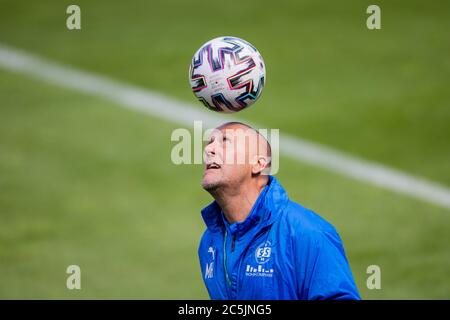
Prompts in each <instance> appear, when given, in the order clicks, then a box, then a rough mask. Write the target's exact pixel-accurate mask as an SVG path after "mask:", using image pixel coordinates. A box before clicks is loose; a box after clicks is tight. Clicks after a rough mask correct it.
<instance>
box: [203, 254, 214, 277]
mask: <svg viewBox="0 0 450 320" xmlns="http://www.w3.org/2000/svg"><path fill="white" fill-rule="evenodd" d="M208 253H211V256H212V262H210V263H206V265H205V279H211V278H212V277H214V259H215V258H216V250H214V248H213V247H209V248H208Z"/></svg>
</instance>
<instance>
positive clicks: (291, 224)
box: [280, 200, 337, 237]
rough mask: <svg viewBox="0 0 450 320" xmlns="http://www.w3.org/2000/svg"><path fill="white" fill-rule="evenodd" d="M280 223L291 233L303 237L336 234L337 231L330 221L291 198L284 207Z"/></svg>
mask: <svg viewBox="0 0 450 320" xmlns="http://www.w3.org/2000/svg"><path fill="white" fill-rule="evenodd" d="M280 223H282V224H284V225H285V227H287V228H288V229H289V230H290V233H292V234H293V235H298V236H300V235H301V236H303V237H305V236H312V237H317V236H320V235H328V236H333V237H334V236H337V231H336V229H335V227H334V226H333V225H332V224H331V223H330V222H328V221H327V220H325V219H324V218H323V217H322V216H320V215H319V214H318V213H316V212H314V211H313V210H311V209H308V208H306V207H304V206H303V205H301V204H299V203H297V202H294V201H291V200H289V201H288V204H287V206H286V207H285V210H284V212H283V214H282V216H281V220H280Z"/></svg>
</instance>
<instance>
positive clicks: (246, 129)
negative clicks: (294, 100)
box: [216, 121, 272, 168]
mask: <svg viewBox="0 0 450 320" xmlns="http://www.w3.org/2000/svg"><path fill="white" fill-rule="evenodd" d="M216 129H218V130H225V131H226V130H227V129H230V130H231V131H235V136H236V137H237V138H238V139H239V138H241V139H243V137H245V139H247V138H248V139H249V141H246V142H245V143H246V144H247V145H246V148H247V149H248V152H249V155H250V156H254V155H260V156H264V157H267V159H268V163H267V168H270V163H271V162H270V159H271V157H272V148H271V146H270V143H269V141H268V140H267V139H266V137H264V136H263V135H262V134H261V133H260V132H259V131H258V130H256V129H255V128H253V127H251V126H249V125H248V124H245V123H242V122H238V121H232V122H226V123H224V124H222V125H220V126H218V127H217V128H216ZM240 131H243V132H240Z"/></svg>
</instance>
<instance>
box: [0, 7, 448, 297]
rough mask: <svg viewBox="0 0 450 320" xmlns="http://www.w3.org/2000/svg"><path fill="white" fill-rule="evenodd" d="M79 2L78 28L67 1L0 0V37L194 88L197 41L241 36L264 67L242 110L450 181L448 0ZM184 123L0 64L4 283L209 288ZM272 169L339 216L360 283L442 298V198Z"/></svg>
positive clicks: (295, 193) (149, 293)
mask: <svg viewBox="0 0 450 320" xmlns="http://www.w3.org/2000/svg"><path fill="white" fill-rule="evenodd" d="M76 3H77V4H78V5H80V7H81V10H82V30H80V31H69V30H67V29H66V27H65V19H66V17H67V15H66V14H65V10H66V8H67V6H68V5H69V4H72V2H69V1H56V0H53V1H49V0H47V1H35V2H25V1H12V0H0V43H4V44H8V45H11V46H15V47H17V48H21V49H24V50H29V51H30V52H32V53H35V54H38V55H41V56H43V57H45V58H48V59H51V60H55V61H58V62H61V63H63V64H66V65H70V66H73V67H78V68H82V69H85V70H88V71H93V72H97V73H99V74H104V75H107V76H110V77H112V78H115V79H119V80H121V81H124V82H128V83H132V84H135V85H138V86H141V87H144V88H149V89H154V90H158V91H161V92H163V93H165V94H167V95H170V96H174V97H176V98H178V99H181V100H184V101H187V102H192V103H195V99H194V97H193V95H192V93H191V92H190V88H189V85H188V81H187V66H188V64H189V62H190V59H191V56H192V54H193V53H194V52H195V50H196V49H197V48H198V47H199V46H200V45H201V44H202V43H204V42H205V41H207V40H209V39H210V38H213V37H216V36H219V35H234V36H238V37H242V38H244V39H247V40H248V41H250V42H252V43H253V44H254V45H255V46H256V47H257V48H258V49H259V50H260V51H261V53H262V55H263V57H264V59H265V62H266V66H267V86H266V88H265V89H264V93H263V95H262V97H261V99H260V100H259V101H258V103H257V104H256V105H255V106H253V107H251V108H249V109H248V110H245V111H243V112H241V113H240V116H241V117H242V118H243V119H248V120H250V121H252V122H257V123H259V124H261V125H263V126H266V127H270V128H279V129H280V130H281V132H282V133H287V134H292V135H294V136H298V137H302V138H306V139H310V140H313V141H315V142H319V143H322V144H324V145H327V146H330V147H333V148H336V149H339V150H343V151H346V152H348V153H350V154H352V155H355V156H358V157H361V158H364V159H369V160H373V161H377V162H380V163H383V164H385V165H388V166H391V167H394V168H397V169H401V170H404V171H406V172H409V173H411V174H414V175H416V176H420V177H424V178H427V179H430V180H433V181H436V182H439V183H441V184H443V185H446V186H449V185H450V161H449V160H450V148H449V142H448V139H449V136H450V125H449V123H450V106H449V102H450V90H448V86H449V82H450V42H449V38H448V31H449V30H450V10H449V9H450V3H449V2H448V1H432V2H429V3H427V2H423V1H407V2H406V1H376V2H370V1H345V2H344V3H343V2H332V1H327V2H325V1H275V2H273V1H245V2H242V1H227V2H226V3H224V2H223V1H196V2H190V1H182V0H178V1H175V0H169V1H144V0H142V1H138V0H130V1H124V2H112V1H104V0H102V1H98V0H97V1H95V2H94V1H77V2H76ZM375 3H376V4H379V5H380V6H381V10H382V29H381V30H378V31H369V30H368V29H367V28H366V24H365V20H366V18H367V14H366V13H365V10H366V8H367V6H368V5H369V4H375ZM198 107H199V108H202V106H201V105H200V104H198ZM226 118H227V117H226V116H225V115H224V121H226ZM176 127H178V126H177V125H176V124H173V123H170V122H164V121H161V120H159V119H157V118H152V117H149V116H147V115H143V114H140V113H136V112H132V111H129V110H125V109H122V108H121V107H120V106H118V105H114V104H113V103H111V102H109V101H106V100H102V99H99V98H95V97H91V96H87V95H81V94H79V93H77V92H73V91H71V90H67V89H63V88H61V87H58V86H55V85H49V84H46V83H43V82H42V81H38V80H33V79H31V78H28V77H26V76H23V75H16V74H13V73H10V72H5V71H3V70H1V69H0V298H69V299H70V298H153V299H158V298H175V299H184V298H193V299H197V298H207V294H206V291H205V289H204V288H203V283H202V280H201V275H200V270H199V266H198V262H197V257H196V248H197V244H198V240H199V238H200V236H201V233H202V231H203V228H204V226H203V223H202V220H201V218H200V216H199V210H200V209H201V208H202V207H203V206H204V205H205V204H207V203H208V202H209V201H210V198H209V196H208V195H207V194H206V193H205V192H204V191H202V190H201V188H200V184H199V183H200V177H201V167H199V166H194V165H192V166H181V167H180V166H174V165H173V164H172V163H171V161H170V150H171V148H172V146H173V143H171V142H170V134H171V132H172V130H173V129H175V128H176ZM277 178H278V179H279V180H280V181H281V183H282V184H283V185H284V186H285V188H286V189H287V191H288V193H289V194H290V196H291V198H292V199H293V200H295V201H298V202H300V203H302V204H304V205H305V206H307V207H310V208H312V209H313V210H315V211H317V212H318V213H320V214H321V215H322V216H324V217H325V218H326V219H328V220H329V221H330V222H332V223H333V224H334V225H335V226H336V227H337V229H338V230H339V232H340V234H341V236H342V238H343V240H344V244H345V247H346V251H347V255H348V258H349V260H350V263H351V266H352V269H353V272H354V275H355V278H356V280H357V284H358V287H359V289H360V291H361V294H362V296H363V298H367V299H393V298H407V299H409V298H413V299H417V298H426V299H428V298H447V299H448V298H450V274H449V272H448V271H449V270H450V250H449V244H450V211H449V210H448V209H443V208H440V207H437V206H434V205H431V204H429V203H425V202H423V201H419V200H415V199H412V198H410V197H406V196H402V195H398V194H395V193H392V192H388V191H385V190H382V189H379V188H376V187H372V186H369V185H367V184H363V183H360V182H355V181H354V180H351V179H348V178H345V177H342V176H340V175H337V174H334V173H332V172H329V171H326V170H321V169H317V168H315V167H312V166H309V165H306V164H304V163H301V162H295V161H292V160H289V159H287V158H282V159H281V167H280V172H279V174H278V175H277ZM69 264H78V265H80V267H81V269H82V290H80V291H76V290H74V291H69V290H67V289H66V287H65V281H66V277H67V275H66V274H65V269H66V267H67V266H68V265H69ZM371 264H377V265H379V266H380V267H381V270H382V289H381V290H368V289H367V288H366V285H365V281H366V278H367V275H366V273H365V271H366V268H367V266H369V265H371Z"/></svg>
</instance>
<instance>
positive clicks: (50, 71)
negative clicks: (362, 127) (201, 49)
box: [0, 44, 450, 209]
mask: <svg viewBox="0 0 450 320" xmlns="http://www.w3.org/2000/svg"><path fill="white" fill-rule="evenodd" d="M0 67H3V68H4V69H7V70H10V71H13V72H18V73H22V74H26V75H29V76H33V77H34V78H37V79H41V80H45V81H48V82H51V83H53V84H56V85H59V86H63V87H67V88H71V89H74V90H77V91H80V92H83V93H87V94H91V95H94V96H101V97H104V98H107V99H109V100H112V101H113V102H115V103H118V104H120V105H122V106H124V107H127V108H131V109H135V110H139V111H142V112H146V113H149V114H151V115H153V116H156V117H159V118H163V119H165V120H168V121H171V122H177V123H179V124H182V125H188V126H192V125H193V122H194V120H202V121H203V122H204V124H205V125H206V126H208V127H214V126H217V125H219V124H220V123H223V122H224V121H225V119H224V118H222V117H220V116H218V115H216V114H214V113H212V112H210V111H206V109H203V108H202V107H200V106H193V105H191V104H188V103H184V102H180V101H177V100H175V99H172V98H169V97H166V96H164V95H161V94H159V93H157V92H154V91H151V90H147V89H141V88H138V87H135V86H132V85H128V84H125V83H121V82H118V81H115V80H112V79H109V78H105V77H103V76H100V75H96V74H93V73H90V72H85V71H81V70H79V69H75V68H71V67H67V66H64V65H60V64H57V63H55V62H52V61H48V60H44V59H42V58H39V57H37V56H34V55H31V54H29V53H25V52H23V51H20V50H17V49H15V48H12V47H9V46H6V45H2V44H0ZM227 120H228V121H231V119H230V118H228V117H227ZM234 120H236V119H234ZM255 127H259V126H257V125H256V126H255ZM280 151H281V152H282V153H283V154H285V155H287V156H289V157H291V158H294V159H297V160H301V161H303V162H306V163H309V164H311V165H314V166H317V167H321V168H325V169H328V170H331V171H333V172H338V173H340V174H343V175H345V176H349V177H352V178H354V179H357V180H359V181H363V182H367V183H370V184H372V185H376V186H379V187H382V188H385V189H388V190H391V191H395V192H399V193H403V194H406V195H409V196H411V197H414V198H417V199H422V200H425V201H427V202H431V203H433V204H436V205H439V206H442V207H445V208H449V209H450V189H449V188H447V187H446V186H443V185H439V184H437V183H434V182H430V181H427V180H424V179H421V178H418V177H414V176H411V175H409V174H406V173H403V172H400V171H398V170H395V169H391V168H387V167H385V166H383V165H380V164H377V163H374V162H369V161H365V160H360V159H357V158H355V157H352V156H350V155H347V154H344V153H342V152H340V151H336V150H334V149H331V148H329V147H325V146H322V145H319V144H316V143H314V142H310V141H307V140H303V139H301V138H298V137H292V136H287V135H283V134H280Z"/></svg>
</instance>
